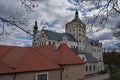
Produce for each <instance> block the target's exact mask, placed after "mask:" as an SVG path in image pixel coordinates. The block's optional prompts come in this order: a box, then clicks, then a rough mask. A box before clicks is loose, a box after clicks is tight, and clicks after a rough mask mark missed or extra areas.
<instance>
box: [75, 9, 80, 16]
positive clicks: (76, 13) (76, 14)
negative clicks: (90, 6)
mask: <svg viewBox="0 0 120 80" xmlns="http://www.w3.org/2000/svg"><path fill="white" fill-rule="evenodd" d="M78 15H79V13H78V10H77V8H76V12H75V18H78V17H79V16H78Z"/></svg>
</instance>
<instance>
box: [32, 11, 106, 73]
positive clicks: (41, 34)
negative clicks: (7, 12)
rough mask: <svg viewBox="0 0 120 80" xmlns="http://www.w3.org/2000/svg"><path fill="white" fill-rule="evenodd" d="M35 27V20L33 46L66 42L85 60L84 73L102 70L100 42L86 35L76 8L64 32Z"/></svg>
mask: <svg viewBox="0 0 120 80" xmlns="http://www.w3.org/2000/svg"><path fill="white" fill-rule="evenodd" d="M37 29H38V26H37V22H35V26H34V30H33V33H34V34H35V35H34V38H33V46H44V45H50V44H55V45H56V44H60V43H66V44H67V46H68V47H69V48H71V49H72V50H73V51H74V52H75V53H76V54H77V55H78V56H79V57H80V58H81V59H83V60H84V61H86V66H85V67H86V75H88V74H94V73H97V72H98V71H103V70H104V63H103V52H102V43H100V42H99V41H98V40H93V39H90V38H88V37H87V36H86V25H85V24H84V23H83V22H82V21H81V20H80V19H79V13H78V11H77V10H76V12H75V18H74V19H73V20H72V21H70V22H68V23H66V25H65V31H66V32H65V33H57V32H54V31H51V30H47V29H44V28H43V29H42V30H41V31H38V30H37ZM36 32H37V33H36ZM88 71H89V72H88Z"/></svg>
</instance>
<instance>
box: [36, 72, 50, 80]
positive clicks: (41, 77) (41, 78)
mask: <svg viewBox="0 0 120 80" xmlns="http://www.w3.org/2000/svg"><path fill="white" fill-rule="evenodd" d="M36 80H48V74H47V73H40V74H37V77H36Z"/></svg>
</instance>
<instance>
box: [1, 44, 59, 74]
mask: <svg viewBox="0 0 120 80" xmlns="http://www.w3.org/2000/svg"><path fill="white" fill-rule="evenodd" d="M5 47H8V46H0V49H1V50H2V52H3V51H4V50H7V51H8V49H9V51H8V52H6V53H5V54H6V55H4V56H3V55H2V57H1V58H0V74H4V73H14V72H27V71H37V70H38V71H39V70H51V69H60V68H61V67H60V66H59V65H57V64H56V63H54V62H52V61H50V60H49V59H47V58H46V57H44V56H42V55H40V54H39V53H37V52H36V51H35V50H34V49H33V48H32V47H15V46H14V47H13V46H9V48H6V49H5ZM2 52H1V51H0V55H1V53H2ZM43 61H44V62H43Z"/></svg>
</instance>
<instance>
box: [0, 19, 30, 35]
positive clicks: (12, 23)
mask: <svg viewBox="0 0 120 80" xmlns="http://www.w3.org/2000/svg"><path fill="white" fill-rule="evenodd" d="M0 20H2V21H3V22H6V23H9V24H11V25H14V26H16V27H17V28H19V29H21V30H22V31H24V32H26V33H27V34H30V35H32V34H31V33H30V32H29V31H26V30H25V29H23V28H21V27H20V26H18V25H17V24H15V21H12V20H7V19H4V18H2V17H0Z"/></svg>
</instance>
